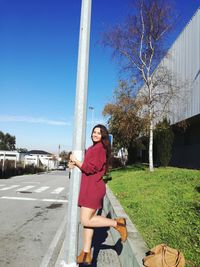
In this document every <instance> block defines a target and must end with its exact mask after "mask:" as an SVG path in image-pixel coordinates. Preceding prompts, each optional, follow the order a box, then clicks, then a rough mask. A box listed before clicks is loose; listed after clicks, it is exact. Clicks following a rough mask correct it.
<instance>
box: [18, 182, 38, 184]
mask: <svg viewBox="0 0 200 267" xmlns="http://www.w3.org/2000/svg"><path fill="white" fill-rule="evenodd" d="M22 184H40V182H22Z"/></svg>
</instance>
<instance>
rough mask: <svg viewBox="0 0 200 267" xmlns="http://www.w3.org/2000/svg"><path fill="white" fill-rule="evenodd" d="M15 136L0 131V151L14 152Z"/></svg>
mask: <svg viewBox="0 0 200 267" xmlns="http://www.w3.org/2000/svg"><path fill="white" fill-rule="evenodd" d="M15 142H16V140H15V136H12V135H10V134H9V133H6V134H4V133H3V132H1V131H0V150H15Z"/></svg>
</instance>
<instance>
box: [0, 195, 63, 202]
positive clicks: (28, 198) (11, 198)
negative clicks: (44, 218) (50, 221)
mask: <svg viewBox="0 0 200 267" xmlns="http://www.w3.org/2000/svg"><path fill="white" fill-rule="evenodd" d="M0 199H10V200H29V201H42V202H60V203H67V202H68V200H64V199H37V198H31V197H7V196H4V197H1V198H0Z"/></svg>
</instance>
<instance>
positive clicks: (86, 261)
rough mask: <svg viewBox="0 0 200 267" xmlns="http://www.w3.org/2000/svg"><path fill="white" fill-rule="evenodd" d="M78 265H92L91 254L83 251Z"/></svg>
mask: <svg viewBox="0 0 200 267" xmlns="http://www.w3.org/2000/svg"><path fill="white" fill-rule="evenodd" d="M76 263H78V264H81V263H83V264H84V265H90V264H91V263H92V257H91V252H84V251H83V250H82V251H81V253H80V255H79V256H78V257H77V258H76Z"/></svg>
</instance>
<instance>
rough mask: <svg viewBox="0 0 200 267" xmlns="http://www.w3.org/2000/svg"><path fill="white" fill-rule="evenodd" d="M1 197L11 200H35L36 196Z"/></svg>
mask: <svg viewBox="0 0 200 267" xmlns="http://www.w3.org/2000/svg"><path fill="white" fill-rule="evenodd" d="M1 198H2V199H11V200H34V201H35V200H37V199H36V198H31V197H1Z"/></svg>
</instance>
